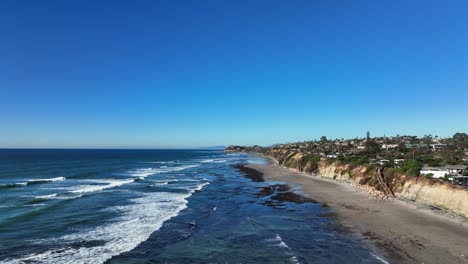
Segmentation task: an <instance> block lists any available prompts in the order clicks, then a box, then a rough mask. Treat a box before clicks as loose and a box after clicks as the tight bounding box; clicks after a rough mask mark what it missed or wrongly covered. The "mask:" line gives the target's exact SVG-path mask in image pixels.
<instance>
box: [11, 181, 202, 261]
mask: <svg viewBox="0 0 468 264" xmlns="http://www.w3.org/2000/svg"><path fill="white" fill-rule="evenodd" d="M206 184H207V183H202V184H200V186H205V185H206ZM193 192H195V189H194V190H192V191H191V192H190V193H170V192H155V193H149V194H145V196H143V197H141V198H136V199H133V200H131V202H132V203H131V204H129V205H125V206H115V207H111V208H108V209H107V210H111V211H112V212H115V213H118V214H119V215H120V217H118V218H116V219H113V220H115V221H114V222H112V223H110V224H106V225H104V226H100V227H97V228H94V229H91V230H84V231H80V232H77V233H74V234H70V235H66V236H63V237H61V238H57V239H54V241H55V242H57V241H58V242H60V244H62V245H63V247H62V248H57V249H54V250H51V251H47V252H44V253H40V254H31V255H26V256H24V257H22V258H21V259H15V260H10V261H9V263H24V262H35V263H50V264H55V263H57V264H58V263H60V264H61V263H75V264H84V263H104V262H105V261H107V260H109V259H110V258H112V257H113V256H116V255H119V254H121V253H123V252H127V251H130V250H132V249H134V248H135V247H136V246H138V245H139V244H140V243H142V242H144V241H145V240H147V239H148V238H149V236H150V235H151V234H152V233H153V232H154V231H156V230H158V229H160V228H161V227H162V225H163V223H164V222H165V221H167V220H169V219H170V218H172V217H174V216H176V215H178V214H179V212H180V211H182V210H183V209H185V208H186V207H187V200H186V199H187V198H188V197H190V196H191V194H192V193H193ZM95 240H103V241H105V243H104V244H103V245H99V246H95V247H84V246H83V247H79V248H77V247H70V246H68V245H67V244H69V243H81V242H85V241H95ZM42 243H43V241H42Z"/></svg>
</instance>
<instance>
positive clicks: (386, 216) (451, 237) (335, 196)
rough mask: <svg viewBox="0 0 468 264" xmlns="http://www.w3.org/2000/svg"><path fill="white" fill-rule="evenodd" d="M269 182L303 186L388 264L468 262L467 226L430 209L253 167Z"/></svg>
mask: <svg viewBox="0 0 468 264" xmlns="http://www.w3.org/2000/svg"><path fill="white" fill-rule="evenodd" d="M246 167H249V168H251V169H255V170H257V171H259V172H262V173H263V174H264V176H265V179H266V180H272V181H283V182H287V183H290V184H295V185H300V186H301V189H302V190H303V192H304V194H305V195H306V196H308V197H310V198H311V199H313V200H316V201H319V202H321V203H323V204H326V205H328V206H330V207H331V208H332V209H333V210H334V211H333V213H332V217H335V218H336V220H337V222H338V223H340V224H342V225H343V226H344V228H345V229H346V230H349V231H352V232H357V233H358V235H359V236H361V237H362V239H363V240H364V241H366V242H367V243H368V245H370V247H372V248H373V249H374V250H375V252H376V253H377V255H379V256H382V257H383V258H384V259H385V260H386V261H388V262H389V263H426V264H427V263H444V264H445V263H468V224H467V222H466V221H460V220H455V219H452V218H450V217H448V216H446V215H444V214H441V213H440V212H436V211H434V209H432V210H431V208H429V207H425V206H418V205H416V204H413V203H409V202H405V201H401V200H397V199H391V200H385V201H377V200H375V199H371V198H369V197H368V196H366V195H365V194H363V193H361V192H357V191H356V190H355V189H354V188H353V187H352V186H351V185H350V184H349V183H341V182H336V181H333V180H329V179H322V178H321V177H319V176H312V175H308V174H302V173H297V172H293V171H292V170H290V169H288V168H284V167H281V166H279V165H277V164H276V163H275V162H274V161H273V160H272V162H271V164H268V165H257V164H249V165H247V166H246Z"/></svg>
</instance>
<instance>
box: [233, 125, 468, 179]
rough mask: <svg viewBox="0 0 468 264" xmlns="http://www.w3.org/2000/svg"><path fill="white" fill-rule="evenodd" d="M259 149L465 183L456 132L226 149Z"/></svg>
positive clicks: (467, 166)
mask: <svg viewBox="0 0 468 264" xmlns="http://www.w3.org/2000/svg"><path fill="white" fill-rule="evenodd" d="M263 149H288V150H290V151H296V152H304V153H305V154H316V155H320V156H321V157H322V158H323V159H336V160H339V161H342V162H345V163H353V164H356V165H364V164H368V165H380V166H385V167H390V168H394V169H396V170H397V171H398V169H401V168H405V171H409V172H410V174H412V176H421V177H426V178H432V179H434V180H445V181H450V182H452V183H454V184H458V185H463V186H465V185H468V135H467V134H466V133H456V134H454V135H453V136H452V137H447V138H440V137H438V136H432V135H430V134H429V135H424V136H423V137H417V136H408V135H402V136H400V135H396V136H388V137H387V136H383V137H371V135H370V132H368V133H367V134H366V136H365V137H364V138H353V139H343V138H341V139H328V138H327V137H325V136H322V137H321V138H320V139H319V140H310V141H302V142H293V143H284V144H275V145H272V146H270V147H267V148H264V147H260V146H252V147H241V146H231V147H229V148H228V150H233V151H254V152H262V150H263Z"/></svg>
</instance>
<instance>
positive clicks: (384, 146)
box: [382, 144, 398, 149]
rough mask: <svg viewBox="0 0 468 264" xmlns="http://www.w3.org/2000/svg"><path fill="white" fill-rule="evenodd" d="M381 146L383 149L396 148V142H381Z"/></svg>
mask: <svg viewBox="0 0 468 264" xmlns="http://www.w3.org/2000/svg"><path fill="white" fill-rule="evenodd" d="M382 148H383V149H394V148H398V144H383V145H382Z"/></svg>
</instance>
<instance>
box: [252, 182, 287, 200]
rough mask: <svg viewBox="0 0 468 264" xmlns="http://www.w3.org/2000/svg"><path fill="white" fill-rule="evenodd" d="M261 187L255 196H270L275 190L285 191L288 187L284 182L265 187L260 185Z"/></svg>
mask: <svg viewBox="0 0 468 264" xmlns="http://www.w3.org/2000/svg"><path fill="white" fill-rule="evenodd" d="M261 189H262V190H261V191H259V192H258V193H257V194H256V196H257V197H265V196H270V195H272V194H274V193H276V192H286V191H288V190H289V189H290V188H289V186H288V185H286V184H274V185H270V186H266V187H261Z"/></svg>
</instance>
